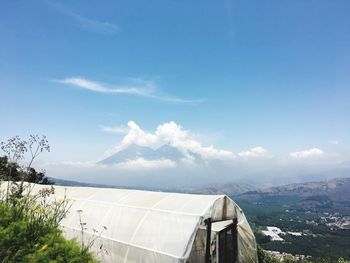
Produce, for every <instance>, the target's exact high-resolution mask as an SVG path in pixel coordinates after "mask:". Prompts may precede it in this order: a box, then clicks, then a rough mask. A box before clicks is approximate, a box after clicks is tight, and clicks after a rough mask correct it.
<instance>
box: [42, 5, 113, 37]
mask: <svg viewBox="0 0 350 263" xmlns="http://www.w3.org/2000/svg"><path fill="white" fill-rule="evenodd" d="M45 3H47V4H48V5H50V6H52V7H53V8H55V9H56V10H57V11H58V12H60V13H61V14H63V15H66V16H68V17H70V18H71V19H73V20H74V21H76V23H78V25H80V26H81V27H82V28H84V29H86V30H89V31H91V32H95V33H102V34H115V33H118V32H119V31H120V26H119V25H117V24H114V23H110V22H106V21H99V20H96V19H91V18H88V17H86V16H83V15H81V14H78V13H76V12H73V11H71V10H69V9H68V8H66V7H65V6H63V5H62V4H59V3H58V2H55V1H48V0H47V1H45Z"/></svg>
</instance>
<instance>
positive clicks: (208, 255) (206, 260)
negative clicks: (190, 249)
mask: <svg viewBox="0 0 350 263" xmlns="http://www.w3.org/2000/svg"><path fill="white" fill-rule="evenodd" d="M204 222H205V224H206V225H207V244H206V248H205V263H210V262H211V258H210V241H211V218H208V219H206V220H205V221H204Z"/></svg>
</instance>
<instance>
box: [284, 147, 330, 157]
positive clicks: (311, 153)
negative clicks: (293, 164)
mask: <svg viewBox="0 0 350 263" xmlns="http://www.w3.org/2000/svg"><path fill="white" fill-rule="evenodd" d="M324 154H325V153H324V151H322V150H321V149H318V148H312V149H308V150H303V151H298V152H291V153H289V156H290V157H292V158H295V159H308V158H315V157H322V156H324Z"/></svg>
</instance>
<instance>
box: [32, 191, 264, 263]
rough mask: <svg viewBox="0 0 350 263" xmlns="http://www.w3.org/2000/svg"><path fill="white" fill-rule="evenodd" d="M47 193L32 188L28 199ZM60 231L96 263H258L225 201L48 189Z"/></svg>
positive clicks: (249, 235) (238, 213)
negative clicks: (63, 208)
mask: <svg viewBox="0 0 350 263" xmlns="http://www.w3.org/2000/svg"><path fill="white" fill-rule="evenodd" d="M44 187H47V186H43V185H35V187H33V190H32V193H35V192H37V191H39V190H40V189H42V188H44ZM54 188H55V199H56V200H57V199H62V198H67V199H68V200H69V204H70V208H69V212H68V213H67V215H66V217H65V218H64V219H63V220H62V221H61V223H60V227H61V229H62V231H63V233H64V235H65V236H66V237H67V238H69V239H71V238H76V239H77V241H78V242H82V243H83V244H85V245H86V246H90V247H91V250H92V251H93V253H94V254H95V255H96V256H97V257H98V258H99V259H100V260H101V261H102V262H124V263H131V262H135V263H136V262H147V263H152V262H188V263H192V262H199V263H202V262H203V263H209V262H212V263H223V262H225V263H226V262H234V263H243V262H244V263H250V262H252V263H253V262H254V263H255V262H258V259H257V250H256V242H255V237H254V234H253V232H252V230H251V228H250V226H249V224H248V222H247V220H246V217H245V215H244V213H243V211H242V210H241V209H240V207H239V206H238V205H237V204H236V203H235V202H234V201H232V200H231V199H230V198H229V197H227V196H225V195H194V194H180V193H168V192H153V191H141V190H128V189H114V188H93V187H66V186H54Z"/></svg>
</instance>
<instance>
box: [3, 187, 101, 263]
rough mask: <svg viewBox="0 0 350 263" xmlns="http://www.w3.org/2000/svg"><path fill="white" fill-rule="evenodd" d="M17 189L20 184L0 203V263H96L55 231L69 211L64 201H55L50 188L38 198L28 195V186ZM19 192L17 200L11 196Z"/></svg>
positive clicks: (40, 193) (37, 196)
mask: <svg viewBox="0 0 350 263" xmlns="http://www.w3.org/2000/svg"><path fill="white" fill-rule="evenodd" d="M18 187H21V184H19V185H18V186H17V188H16V189H14V190H13V191H12V192H11V193H12V194H11V195H10V196H9V198H8V199H2V200H0V262H9V263H10V262H13V263H15V262H16V263H17V262H42V263H46V262H51V263H60V262H62V263H63V262H67V263H68V262H69V263H70V262H72V263H80V262H84V263H85V262H91V263H92V262H96V260H95V259H94V258H93V257H92V255H91V253H90V252H89V251H88V250H86V249H83V248H81V247H80V246H79V245H78V244H77V243H76V241H75V240H66V239H65V238H64V237H63V236H62V233H61V231H60V230H59V228H58V225H59V222H60V221H61V220H62V219H63V217H64V216H65V214H66V212H67V210H68V208H69V204H68V202H67V200H65V199H63V200H60V201H57V200H54V199H53V194H54V188H53V187H52V186H51V187H50V188H46V189H43V190H41V191H39V192H38V193H37V194H28V191H31V190H32V189H31V188H30V187H31V186H30V185H26V188H25V189H20V190H19V189H18ZM18 191H21V192H20V193H21V195H19V197H18V196H17V195H14V194H13V192H18ZM0 196H1V195H0ZM6 196H7V195H6Z"/></svg>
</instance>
